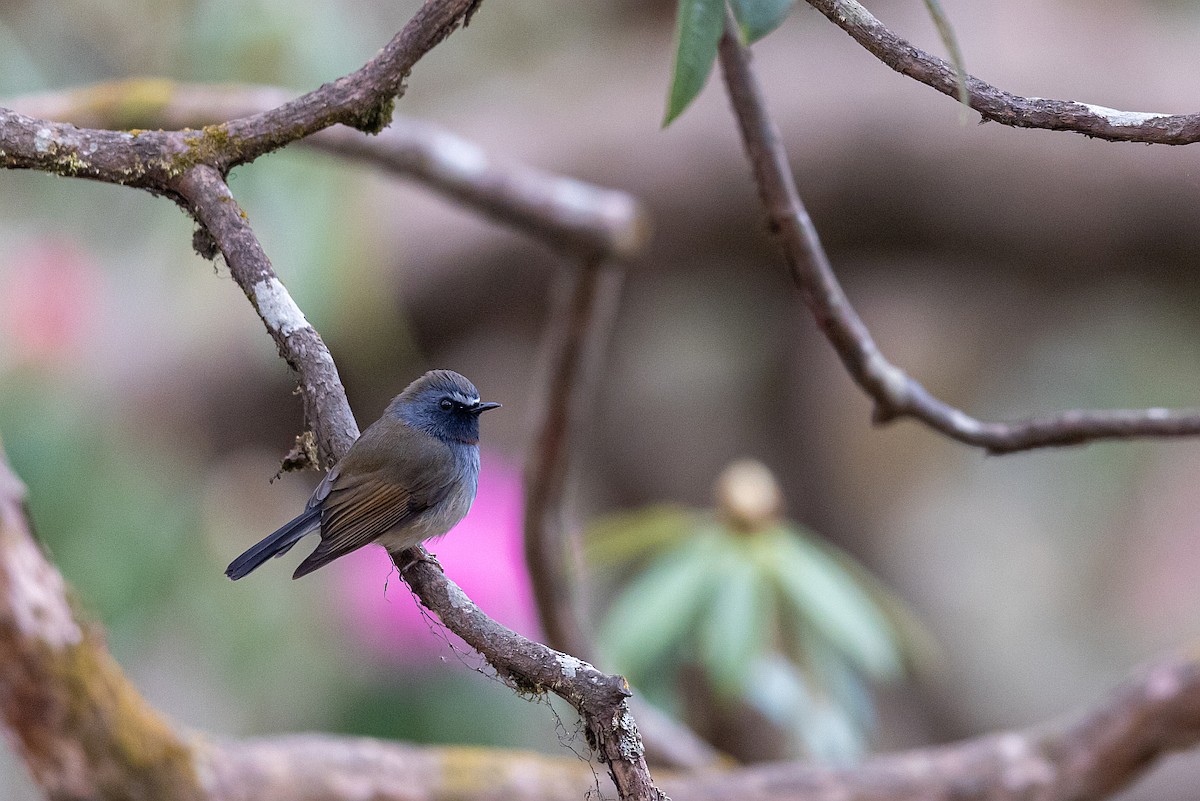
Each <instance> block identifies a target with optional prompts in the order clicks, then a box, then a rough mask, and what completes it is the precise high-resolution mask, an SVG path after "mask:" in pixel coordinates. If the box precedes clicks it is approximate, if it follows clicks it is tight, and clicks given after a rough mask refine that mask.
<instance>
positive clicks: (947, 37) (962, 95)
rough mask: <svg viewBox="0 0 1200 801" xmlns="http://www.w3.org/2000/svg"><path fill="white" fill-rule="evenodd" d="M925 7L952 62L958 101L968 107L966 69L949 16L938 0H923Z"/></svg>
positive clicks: (969, 101)
mask: <svg viewBox="0 0 1200 801" xmlns="http://www.w3.org/2000/svg"><path fill="white" fill-rule="evenodd" d="M925 8H927V9H929V16H931V17H933V24H934V26H936V27H937V32H938V36H939V37H940V38H941V40H942V44H943V45H945V47H946V52H947V53H949V54H950V61H951V63H952V64H954V76H955V79H956V80H957V81H958V102H960V103H962V104H963V105H964V106H966V107H967V108H970V107H971V95H970V93H969V92H968V91H967V69H966V67H965V66H964V65H963V57H962V52H960V51H959V49H958V39H957V38H955V36H954V28H952V27H951V26H950V18H949V17H947V16H946V12H945V11H943V10H942V4H941V3H940V2H938V0H925ZM964 113H965V112H964Z"/></svg>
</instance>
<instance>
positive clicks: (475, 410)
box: [471, 403, 500, 415]
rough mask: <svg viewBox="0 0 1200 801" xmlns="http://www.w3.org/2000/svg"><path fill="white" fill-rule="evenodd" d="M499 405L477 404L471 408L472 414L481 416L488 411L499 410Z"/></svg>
mask: <svg viewBox="0 0 1200 801" xmlns="http://www.w3.org/2000/svg"><path fill="white" fill-rule="evenodd" d="M499 408H500V404H499V403H477V404H475V405H474V406H472V407H471V414H475V415H479V414H483V413H484V412H486V411H487V410H488V409H499Z"/></svg>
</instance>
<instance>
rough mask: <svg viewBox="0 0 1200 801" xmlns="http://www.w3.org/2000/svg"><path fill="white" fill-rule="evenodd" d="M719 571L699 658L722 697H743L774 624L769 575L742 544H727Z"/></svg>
mask: <svg viewBox="0 0 1200 801" xmlns="http://www.w3.org/2000/svg"><path fill="white" fill-rule="evenodd" d="M726 542H727V547H726V548H725V550H724V551H723V552H722V557H721V560H720V561H721V563H722V566H723V568H724V569H723V571H722V573H721V576H720V579H719V580H718V583H717V584H716V586H715V592H716V594H715V596H714V597H713V601H712V605H711V606H710V607H709V610H708V614H707V616H706V617H705V619H704V621H703V623H702V625H701V628H700V642H699V646H700V656H701V659H702V660H703V664H704V668H705V671H706V672H707V674H708V678H709V681H711V682H712V684H713V687H714V688H715V689H716V690H717V692H718V693H720V694H721V695H724V696H726V697H734V698H737V697H742V696H743V695H745V694H746V692H747V689H748V687H749V680H748V676H749V675H750V671H751V668H752V667H753V665H754V664H755V663H756V662H757V661H759V660H760V659H761V658H762V657H763V654H764V653H765V652H766V650H767V646H768V644H769V641H770V634H771V632H772V631H773V630H774V624H775V599H774V594H773V592H772V586H771V577H770V575H769V574H766V573H764V572H763V571H762V570H761V569H760V567H759V565H758V562H757V560H755V559H753V556H752V555H751V554H749V553H747V552H746V550H745V549H744V548H743V547H740V546H741V544H742V543H739V542H732V541H729V540H728V539H727V540H726Z"/></svg>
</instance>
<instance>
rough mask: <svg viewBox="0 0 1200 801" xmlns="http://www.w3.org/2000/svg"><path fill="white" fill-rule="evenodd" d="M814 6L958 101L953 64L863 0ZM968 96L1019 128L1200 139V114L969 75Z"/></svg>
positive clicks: (1121, 138) (987, 114) (989, 114)
mask: <svg viewBox="0 0 1200 801" xmlns="http://www.w3.org/2000/svg"><path fill="white" fill-rule="evenodd" d="M808 4H809V5H810V6H812V7H813V8H815V9H817V10H818V11H820V12H821V13H822V14H824V15H825V16H826V17H828V18H829V20H830V21H831V22H832V23H833V24H834V25H837V26H838V27H839V28H841V29H842V30H844V31H845V32H846V33H848V34H850V36H851V37H852V38H853V39H854V41H856V42H858V43H859V44H860V45H862V46H863V47H864V48H866V49H867V50H868V51H870V52H871V53H872V54H873V55H874V56H875V57H876V58H878V59H879V60H880V61H882V62H883V63H884V64H886V65H887V66H889V67H891V68H892V69H894V70H895V71H896V72H899V73H901V74H903V75H907V76H908V77H910V78H913V79H915V80H918V81H920V82H921V83H923V84H926V85H927V86H931V87H933V88H934V89H936V90H937V91H939V92H941V93H942V94H945V95H949V96H950V97H954V98H957V97H958V94H959V86H958V79H957V76H956V73H955V70H954V67H953V65H951V64H949V63H947V62H946V61H943V60H942V59H940V58H938V57H937V56H933V55H930V54H929V53H926V52H925V51H924V50H921V49H920V48H918V47H916V46H914V45H912V44H910V43H909V42H907V41H906V40H904V39H902V38H900V37H899V36H897V35H896V34H894V33H892V32H891V31H890V30H888V29H887V27H886V26H884V24H883V23H882V22H880V21H879V20H878V19H876V18H875V17H874V16H873V15H872V14H871V12H870V11H868V10H867V9H866V8H864V7H863V5H862V4H861V3H859V2H857V0H808ZM967 92H968V94H969V96H970V105H971V108H973V109H975V110H976V111H978V112H979V113H980V114H982V115H983V118H984V119H985V120H994V121H995V122H998V123H1001V124H1002V125H1011V126H1013V127H1015V128H1045V129H1047V130H1051V131H1074V132H1075V133H1081V134H1083V135H1084V136H1094V137H1096V138H1097V139H1108V140H1110V141H1114V142H1145V143H1147V144H1162V145H1188V144H1191V143H1193V142H1196V141H1200V113H1196V114H1154V113H1147V112H1142V111H1119V110H1117V109H1113V108H1105V107H1104V106H1096V105H1092V104H1090V103H1078V102H1075V101H1074V100H1046V99H1043V98H1040V97H1021V96H1020V95H1014V94H1012V93H1011V92H1006V91H1004V90H1003V89H999V88H997V87H995V86H992V85H991V84H990V83H987V82H986V81H981V80H980V79H979V78H976V77H975V76H973V75H968V76H967Z"/></svg>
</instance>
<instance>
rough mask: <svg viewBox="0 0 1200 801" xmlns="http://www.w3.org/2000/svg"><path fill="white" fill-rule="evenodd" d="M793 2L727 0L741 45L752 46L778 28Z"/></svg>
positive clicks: (788, 0)
mask: <svg viewBox="0 0 1200 801" xmlns="http://www.w3.org/2000/svg"><path fill="white" fill-rule="evenodd" d="M793 2H794V0H729V6H730V8H732V9H733V18H734V19H736V20H737V23H738V31H739V32H740V33H741V35H742V44H754V43H755V42H757V41H758V40H759V39H761V38H763V37H764V36H766V35H767V34H768V33H770V32H771V31H773V30H775V29H776V28H778V27H779V26H780V25H781V24H782V23H783V21H784V20H785V19H787V15H788V13H789V12H790V11H791V10H792V4H793Z"/></svg>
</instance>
